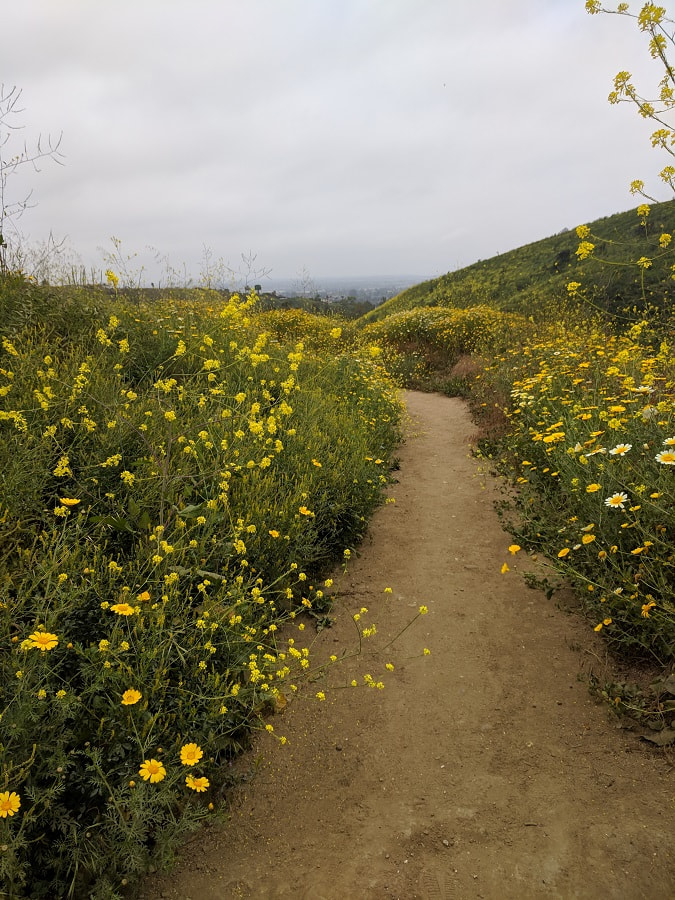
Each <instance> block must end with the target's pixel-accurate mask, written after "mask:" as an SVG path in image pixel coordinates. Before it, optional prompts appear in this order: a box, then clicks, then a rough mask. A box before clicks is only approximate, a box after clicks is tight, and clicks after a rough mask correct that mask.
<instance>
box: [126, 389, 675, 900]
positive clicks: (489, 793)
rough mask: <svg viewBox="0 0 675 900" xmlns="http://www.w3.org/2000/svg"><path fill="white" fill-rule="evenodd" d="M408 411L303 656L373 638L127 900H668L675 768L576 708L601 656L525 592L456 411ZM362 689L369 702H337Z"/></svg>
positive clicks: (520, 565)
mask: <svg viewBox="0 0 675 900" xmlns="http://www.w3.org/2000/svg"><path fill="white" fill-rule="evenodd" d="M406 398H407V401H408V405H409V411H410V414H411V417H412V424H411V426H410V427H409V435H408V439H407V441H406V443H405V444H404V446H403V447H402V449H401V453H400V459H401V468H400V472H399V473H398V477H399V482H398V483H397V484H395V485H393V486H392V488H391V490H390V493H391V495H392V496H393V497H395V498H396V503H395V504H390V505H387V506H385V507H383V508H382V509H381V510H380V511H379V512H378V514H377V515H376V517H375V520H374V522H373V525H372V529H371V531H370V536H369V538H368V539H367V540H366V542H365V543H364V545H363V547H362V548H360V556H359V558H358V559H357V560H356V561H355V562H354V563H353V564H352V565H351V567H350V569H349V571H348V572H347V574H346V575H344V576H343V577H342V579H341V584H340V593H341V600H340V601H339V604H338V608H337V610H336V613H335V614H336V616H337V622H336V625H335V626H334V627H333V628H330V629H326V630H324V631H322V632H321V633H320V635H318V637H317V638H316V645H315V646H316V649H315V651H314V652H315V653H316V654H323V656H324V657H326V656H327V655H329V654H331V653H339V652H340V648H341V647H343V646H354V637H355V629H354V624H353V622H352V620H351V614H352V613H353V612H354V611H355V610H358V609H359V607H361V606H366V607H368V609H369V613H368V615H367V616H365V617H364V619H365V620H367V621H368V624H369V623H370V621H371V620H374V621H376V622H377V625H378V634H377V635H376V636H375V637H374V638H371V639H370V641H371V643H368V644H367V647H368V652H366V653H364V655H363V656H362V657H359V658H357V659H355V660H352V661H350V662H349V663H348V664H346V665H345V666H344V668H342V669H340V670H335V671H334V672H333V673H332V675H331V676H330V680H331V683H332V684H333V685H334V687H333V688H332V689H329V688H328V687H326V692H327V694H328V699H327V700H326V701H325V702H323V703H320V702H318V701H317V700H316V699H315V698H314V692H315V690H318V689H321V688H322V687H324V685H323V684H322V683H319V684H318V685H317V686H316V687H312V688H311V689H310V690H306V691H305V692H304V695H302V696H300V697H298V698H296V699H295V700H294V701H293V702H292V703H289V704H288V706H287V708H286V710H285V711H284V713H283V714H282V715H278V716H276V717H275V718H274V720H273V724H274V727H275V730H276V732H277V733H279V734H285V735H287V736H288V740H289V743H288V745H287V746H286V747H279V745H278V744H277V743H275V742H274V741H273V740H272V739H271V738H270V737H269V736H265V737H264V738H263V739H262V740H261V741H260V742H259V744H258V746H257V749H256V751H255V753H256V754H257V758H256V759H257V762H258V765H257V774H256V777H255V778H254V779H253V780H252V781H250V782H249V783H247V784H245V785H244V786H243V787H242V788H240V789H239V790H238V791H237V794H236V796H235V798H234V800H233V805H232V817H231V824H229V825H228V826H226V827H225V828H222V827H220V826H217V827H216V826H214V827H211V828H208V829H205V830H204V831H202V832H200V834H199V835H198V837H197V838H195V839H193V840H192V841H191V842H190V843H189V844H188V845H186V847H185V849H184V852H183V854H182V861H181V864H180V865H179V867H178V869H177V870H176V872H175V873H174V874H173V875H172V876H171V877H168V878H167V877H165V878H162V879H160V878H155V879H150V880H148V881H147V882H146V884H145V887H144V892H143V898H144V900H157V898H181V900H216V898H218V900H221V898H222V900H227V898H291V897H292V898H298V900H345V898H357V900H358V898H367V900H371V898H372V900H390V898H401V900H414V898H422V900H450V898H461V900H464V898H467V900H472V898H514V900H515V898H518V900H522V898H530V897H533V898H536V897H556V898H572V897H574V898H589V900H591V898H593V900H596V898H616V900H619V898H620V900H633V898H635V900H637V898H645V900H660V898H664V900H665V898H672V897H673V896H675V866H674V865H673V864H674V862H675V859H674V853H673V846H674V844H673V834H675V802H674V795H675V790H674V779H673V774H672V767H671V766H669V764H668V760H667V759H664V758H663V756H661V755H659V753H658V751H654V750H653V749H652V748H651V747H649V746H648V745H647V744H645V743H643V742H641V741H639V739H638V738H637V736H636V735H635V734H631V733H626V732H624V731H620V730H618V729H617V727H616V724H615V723H614V722H613V721H612V720H611V719H610V717H609V715H608V712H607V710H606V708H605V707H603V706H601V705H598V704H596V703H595V702H594V701H593V700H592V698H591V697H590V695H589V692H588V689H587V686H586V684H585V683H584V682H583V679H580V678H579V673H580V671H581V670H582V669H583V668H584V667H585V666H586V661H587V660H592V661H593V662H594V663H596V664H597V660H596V659H595V657H593V656H592V655H591V654H589V653H588V648H590V649H591V650H594V652H596V653H597V654H598V655H601V654H602V652H603V651H602V648H601V644H599V643H593V640H594V638H595V636H594V635H593V634H592V631H591V629H590V628H589V627H588V624H587V623H582V622H580V621H579V619H577V618H576V617H574V616H571V615H569V614H568V613H565V612H563V611H561V610H560V609H559V608H558V607H557V606H556V604H555V597H554V599H553V601H548V600H546V598H545V597H544V596H543V595H542V594H541V593H539V592H537V591H533V590H530V589H528V588H527V587H526V586H525V584H524V582H523V579H522V577H520V574H522V571H523V569H524V568H526V567H527V566H528V565H531V563H529V561H528V560H527V558H524V557H523V554H522V553H520V554H518V555H517V556H515V557H511V556H509V554H508V550H507V548H508V546H509V544H510V543H511V541H510V539H509V536H508V535H507V534H506V533H504V532H503V531H502V529H501V527H500V525H499V522H498V520H497V517H496V515H495V512H494V508H493V501H494V498H495V490H496V488H495V484H494V483H493V482H492V481H491V479H490V478H489V476H487V475H484V474H482V473H481V471H480V467H479V464H478V462H477V461H476V460H475V459H473V458H472V457H471V455H470V452H469V439H470V435H471V433H472V431H473V428H472V424H471V422H470V420H469V417H468V414H467V412H466V410H465V407H464V405H463V404H462V403H461V402H460V401H458V400H453V399H448V398H443V397H439V396H433V395H426V394H419V393H409V394H407V395H406ZM521 557H523V558H521ZM504 561H508V562H509V565H510V566H511V571H510V572H509V573H507V574H501V572H500V569H501V565H502V563H503V562H504ZM388 586H391V588H392V593H391V594H385V593H384V588H385V587H388ZM420 604H426V605H427V606H428V608H429V614H428V615H426V616H423V617H421V618H419V619H418V620H417V621H416V622H415V623H414V624H413V626H412V627H411V628H409V629H408V630H407V631H405V632H404V634H403V635H402V636H401V637H400V638H399V639H398V640H397V641H396V643H395V645H394V646H393V647H391V648H389V649H387V650H386V651H385V652H383V653H380V654H378V653H377V652H374V650H375V648H378V647H379V648H381V647H383V646H384V645H386V643H387V641H388V640H390V638H391V637H393V636H394V635H396V634H397V633H398V632H399V631H400V630H401V629H402V628H403V627H404V626H405V625H406V623H407V622H409V621H410V619H411V618H412V617H413V616H414V615H415V613H416V611H417V609H418V607H419V605H420ZM589 632H590V636H589ZM305 634H307V632H305ZM298 637H299V636H298ZM304 640H305V642H306V641H307V640H308V638H305V639H304ZM424 647H428V648H429V649H430V650H431V655H429V656H424V655H423V653H422V650H423V648H424ZM389 661H391V662H393V663H394V665H395V671H394V672H387V671H386V670H385V669H384V664H385V663H386V662H389ZM586 668H587V666H586ZM364 672H369V673H371V674H372V676H373V678H375V679H376V680H378V679H380V678H381V679H382V680H383V681H385V683H386V687H385V689H384V690H371V689H369V688H366V687H360V688H350V687H346V688H345V689H338V688H337V685H339V684H340V683H346V682H348V681H350V680H351V678H352V677H358V678H362V675H363V673H364ZM252 759H253V757H250V758H249V759H248V760H247V761H246V760H245V761H243V763H242V764H243V765H244V766H246V765H248V766H249V767H250V766H251V762H252Z"/></svg>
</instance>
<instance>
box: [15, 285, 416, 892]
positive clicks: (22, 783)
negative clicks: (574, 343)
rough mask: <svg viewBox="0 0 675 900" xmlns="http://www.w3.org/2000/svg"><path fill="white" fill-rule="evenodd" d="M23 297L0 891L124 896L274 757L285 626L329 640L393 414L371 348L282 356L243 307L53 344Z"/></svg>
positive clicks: (234, 300)
mask: <svg viewBox="0 0 675 900" xmlns="http://www.w3.org/2000/svg"><path fill="white" fill-rule="evenodd" d="M21 290H22V286H21V284H17V282H16V279H15V280H14V282H13V283H10V282H9V281H8V282H7V284H6V295H5V298H4V299H5V300H6V302H7V308H6V310H5V312H6V315H5V317H4V319H3V321H4V322H5V323H10V324H12V322H13V323H14V325H13V327H12V328H10V329H8V330H7V331H6V332H5V334H4V335H3V336H2V341H1V349H0V400H1V404H2V405H1V407H0V430H1V432H2V443H1V444H0V453H1V454H2V460H1V465H0V472H1V473H2V476H1V477H2V487H3V489H2V508H1V509H0V534H1V539H0V547H1V548H2V549H1V559H0V579H1V580H2V595H1V597H2V602H1V603H0V635H1V636H0V641H1V643H2V646H3V654H2V655H1V656H0V697H1V703H0V709H1V714H0V735H1V737H0V765H1V769H0V771H1V772H2V776H1V780H0V845H1V847H2V852H1V853H0V877H1V878H2V880H3V884H5V885H9V888H8V889H9V896H13V897H20V896H24V895H27V896H31V897H49V898H51V897H57V896H58V897H66V896H75V897H76V896H85V895H86V896H92V897H113V896H120V891H123V889H124V887H125V885H130V884H132V883H133V882H134V880H135V879H136V878H137V876H138V875H139V874H141V873H143V872H147V871H148V870H149V868H150V867H151V866H160V865H161V864H162V861H166V860H167V859H168V858H169V857H170V855H171V852H172V850H173V848H174V847H175V846H176V843H177V841H178V840H179V838H180V836H181V835H182V834H184V833H185V832H186V830H189V829H191V828H194V827H195V825H196V824H197V823H198V822H199V821H200V820H201V819H202V818H203V817H204V816H206V815H209V814H210V811H211V810H213V808H214V805H216V806H217V804H218V801H219V798H220V797H221V794H222V791H223V790H224V789H225V788H226V787H227V785H228V779H229V778H230V777H231V776H230V775H229V774H228V773H229V766H228V765H227V763H228V761H229V760H231V759H232V758H233V756H234V755H236V754H237V753H238V752H239V751H240V750H241V749H243V748H244V747H246V746H247V745H248V742H249V739H250V735H251V733H252V732H254V731H255V730H257V729H262V728H266V729H267V730H268V731H270V732H272V733H273V734H274V735H275V736H276V737H277V739H278V741H279V743H280V744H281V745H283V743H284V742H285V737H284V736H283V734H278V735H277V732H276V730H275V725H274V724H271V723H270V721H269V714H270V713H272V712H273V711H274V710H275V708H276V707H277V706H279V705H283V704H284V703H285V700H286V696H288V695H290V693H292V692H293V691H295V690H296V689H297V685H298V682H299V680H303V679H306V678H307V677H309V676H311V674H312V672H313V662H312V658H311V638H309V637H308V638H306V639H305V638H304V634H303V633H302V632H303V630H304V628H305V625H304V624H301V625H300V626H299V630H298V627H294V628H293V630H292V631H291V632H289V631H288V630H283V629H282V626H284V625H293V624H294V620H295V619H296V617H297V616H298V615H299V614H300V613H304V614H305V619H304V620H303V621H306V620H307V617H310V620H311V617H312V616H315V617H316V618H317V619H319V618H321V617H324V616H325V614H326V611H327V610H328V607H329V595H330V593H331V581H330V579H327V572H328V570H329V568H330V566H331V564H333V563H334V562H335V560H336V559H337V558H340V559H341V558H343V554H344V553H346V554H347V556H348V555H349V554H350V552H351V551H350V548H353V547H354V546H355V545H356V544H357V543H358V541H359V540H360V538H361V537H362V535H363V533H364V530H365V528H366V523H367V520H368V517H369V515H370V513H371V512H372V511H373V509H374V508H375V507H376V506H377V505H378V504H379V503H380V502H381V498H382V486H383V485H384V484H386V482H387V481H388V465H389V461H390V459H391V453H392V451H393V449H394V448H395V446H396V443H397V441H398V438H399V425H398V423H399V417H400V403H399V400H398V398H397V392H396V388H395V385H394V384H393V383H392V382H391V381H390V379H389V378H388V377H387V375H386V373H385V372H384V370H383V369H382V366H381V364H380V362H379V360H378V353H377V352H376V348H374V347H368V346H366V347H364V348H363V349H357V350H350V349H348V348H347V347H346V346H345V344H344V343H343V341H342V333H341V329H340V328H339V327H336V326H334V325H333V326H331V327H328V328H324V329H323V330H321V331H320V329H321V326H322V324H323V320H321V319H319V318H317V317H310V318H311V324H312V325H313V326H314V329H313V331H314V334H313V339H312V340H313V347H314V349H312V350H311V351H310V350H309V349H308V347H309V344H310V343H311V342H310V341H308V342H307V343H304V342H303V341H301V340H295V339H293V340H291V341H290V342H288V341H285V340H284V339H282V338H280V337H278V336H277V335H276V334H275V333H274V331H273V330H272V329H271V328H265V316H264V315H263V316H258V314H257V313H256V312H255V309H254V305H255V298H253V297H251V298H239V297H238V296H237V295H233V296H231V297H229V298H228V299H226V300H223V299H222V298H220V297H218V296H217V295H213V296H211V295H208V294H204V295H200V296H198V297H197V298H196V299H195V300H194V301H193V302H179V301H166V302H165V303H163V304H160V305H159V306H157V305H153V306H152V308H147V307H143V306H142V305H133V304H128V302H127V301H125V300H124V298H123V297H121V296H120V297H119V298H118V299H114V300H113V299H109V300H107V301H106V300H104V299H102V298H100V297H99V298H98V299H97V300H96V304H95V306H96V309H93V307H92V308H86V307H85V306H84V305H83V306H82V307H81V309H80V315H79V316H77V317H74V318H73V319H72V320H70V319H66V320H64V319H63V318H62V317H61V316H60V314H55V315H54V316H53V317H52V318H51V319H50V318H49V316H48V315H47V317H46V318H45V317H44V316H43V313H44V311H45V309H46V305H45V304H43V303H42V301H44V296H43V292H41V291H40V290H38V289H37V288H36V287H35V286H31V285H27V286H26V295H25V296H26V299H25V303H26V308H24V309H23V311H22V315H23V317H24V318H25V321H16V319H15V318H14V319H13V316H12V309H14V308H15V307H14V306H12V304H15V300H16V296H17V295H18V293H20V292H21ZM30 298H32V300H31V299H30ZM31 302H33V303H34V304H36V306H37V307H38V308H39V310H40V316H39V319H38V320H35V317H32V318H31V315H30V308H29V307H30V303H31ZM72 303H73V304H74V308H76V307H77V303H78V301H77V299H73V300H72ZM47 305H48V304H47ZM269 324H273V323H271V322H270V323H269ZM308 324H309V323H308V322H305V326H306V328H307V326H308ZM71 325H72V331H69V329H70V328H71ZM310 330H311V329H310ZM278 331H279V329H277V332H278ZM319 331H320V333H319ZM319 346H320V347H321V348H322V349H321V352H319V351H318V350H317V349H316V348H317V347H319ZM358 615H359V614H357V616H358ZM297 621H300V620H299V619H298V620H297ZM282 632H283V635H284V636H283V638H282V637H281V636H280V635H281V633H282ZM366 636H367V635H366ZM383 674H384V672H383ZM373 684H374V685H375V686H377V684H378V681H377V679H374V680H373ZM324 696H325V694H324ZM317 698H318V700H321V699H322V698H321V697H319V696H318V694H317Z"/></svg>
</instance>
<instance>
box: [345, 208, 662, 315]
mask: <svg viewBox="0 0 675 900" xmlns="http://www.w3.org/2000/svg"><path fill="white" fill-rule="evenodd" d="M578 224H588V226H589V228H590V230H591V233H592V236H591V237H589V238H587V240H589V241H592V242H593V243H594V244H595V245H596V246H595V251H594V253H593V256H592V257H591V258H589V259H586V260H581V261H580V260H579V259H578V258H577V256H576V250H577V248H578V246H579V243H580V241H579V238H578V237H577V234H576V231H575V230H574V229H572V230H565V231H564V232H561V233H560V234H556V235H554V236H553V237H549V238H545V239H544V240H540V241H535V242H534V243H533V244H527V245H526V246H524V247H519V248H518V249H517V250H510V251H509V252H508V253H502V254H499V255H498V256H494V257H492V259H487V260H479V261H478V262H476V263H473V265H471V266H467V267H466V268H464V269H458V270H457V271H456V272H449V273H448V274H447V275H441V276H440V277H439V278H434V279H432V280H431V281H424V282H422V283H421V284H418V285H415V286H414V287H411V288H408V290H405V291H403V292H402V293H400V294H398V295H397V296H395V297H392V298H391V300H387V301H386V302H385V303H383V304H382V305H381V306H378V307H377V308H376V309H374V310H372V311H371V312H369V313H367V314H366V315H365V316H364V317H363V318H362V319H361V320H360V321H361V322H363V323H366V322H374V321H377V320H378V319H382V318H384V317H385V316H388V315H391V314H392V313H396V312H401V311H403V310H407V309H413V308H415V307H420V306H455V307H460V308H466V307H469V306H475V305H478V304H489V305H493V306H495V307H497V308H498V309H502V310H504V311H508V312H520V313H524V314H525V315H528V316H530V315H531V316H534V317H535V318H538V317H540V316H546V315H547V313H549V312H550V311H551V309H552V308H554V307H555V305H556V304H557V303H558V302H559V301H560V300H561V299H562V298H563V297H567V285H568V283H569V282H570V281H578V282H581V284H582V285H583V287H584V289H585V292H586V294H585V295H586V296H587V297H588V298H589V300H590V301H591V302H592V303H593V304H594V305H596V306H598V307H600V308H602V309H604V310H607V311H609V312H610V313H613V314H617V313H619V314H621V313H623V312H625V311H627V310H633V308H636V309H637V310H638V311H640V310H641V309H642V308H643V307H644V306H645V305H650V304H651V305H653V306H656V307H658V308H659V309H661V310H663V311H664V312H667V311H669V310H670V309H671V307H672V303H673V297H674V296H675V282H673V279H672V277H671V276H672V274H673V273H672V270H671V265H672V264H673V263H674V262H675V238H674V240H673V245H672V247H673V248H674V249H671V250H668V251H665V252H664V250H663V249H661V248H660V246H659V238H660V236H661V235H662V234H663V233H667V234H673V235H675V201H672V200H671V201H669V202H667V203H659V204H654V205H652V206H651V210H650V213H649V216H648V217H647V221H646V227H645V226H644V225H642V224H641V219H640V217H639V216H638V214H637V211H636V210H635V209H633V210H630V211H629V212H623V213H617V214H615V215H613V216H606V217H604V218H602V219H597V220H596V221H595V222H589V223H578ZM641 257H647V258H649V259H651V260H653V264H652V266H651V267H650V268H648V269H642V268H640V267H638V266H637V265H635V264H632V265H624V264H625V263H626V262H627V261H629V260H632V261H633V263H635V261H636V260H638V259H640V258H641ZM642 277H644V289H643V285H642V283H641V279H642ZM643 295H644V298H646V304H645V300H644V299H643Z"/></svg>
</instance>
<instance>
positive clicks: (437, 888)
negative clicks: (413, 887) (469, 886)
mask: <svg viewBox="0 0 675 900" xmlns="http://www.w3.org/2000/svg"><path fill="white" fill-rule="evenodd" d="M418 890H419V895H420V900H452V898H453V897H454V896H455V893H454V891H453V890H452V887H450V886H449V885H448V880H447V878H446V877H445V875H444V873H443V872H430V871H429V870H428V869H425V870H424V871H423V872H422V873H421V874H420V879H419V883H418Z"/></svg>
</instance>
